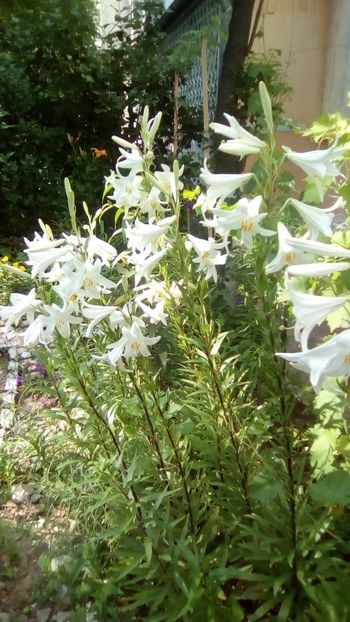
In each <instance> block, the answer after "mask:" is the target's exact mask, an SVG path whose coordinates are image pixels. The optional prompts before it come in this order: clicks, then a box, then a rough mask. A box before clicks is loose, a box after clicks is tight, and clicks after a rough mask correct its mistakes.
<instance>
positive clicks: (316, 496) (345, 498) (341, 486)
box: [310, 471, 350, 505]
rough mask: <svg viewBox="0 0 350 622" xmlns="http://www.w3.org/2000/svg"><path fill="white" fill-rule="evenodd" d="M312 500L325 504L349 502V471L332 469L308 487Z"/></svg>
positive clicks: (344, 503) (345, 503) (346, 503)
mask: <svg viewBox="0 0 350 622" xmlns="http://www.w3.org/2000/svg"><path fill="white" fill-rule="evenodd" d="M310 494H311V497H312V498H313V500H314V501H316V502H318V503H324V504H326V505H348V504H350V473H347V472H346V471H332V473H328V474H327V475H325V476H324V477H322V479H320V480H319V481H318V482H316V483H315V484H312V485H311V487H310Z"/></svg>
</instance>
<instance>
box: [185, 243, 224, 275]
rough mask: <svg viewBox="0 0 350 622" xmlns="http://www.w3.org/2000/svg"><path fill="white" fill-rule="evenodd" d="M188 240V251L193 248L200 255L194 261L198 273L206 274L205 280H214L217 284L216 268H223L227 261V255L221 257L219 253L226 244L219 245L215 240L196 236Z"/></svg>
mask: <svg viewBox="0 0 350 622" xmlns="http://www.w3.org/2000/svg"><path fill="white" fill-rule="evenodd" d="M187 238H188V241H187V242H186V248H187V249H188V250H190V249H191V248H193V249H194V250H195V252H196V253H197V255H198V257H196V258H195V259H194V260H193V262H194V263H197V264H198V269H197V272H205V279H210V278H213V279H214V281H215V283H216V282H217V280H218V275H217V271H216V267H215V266H223V265H224V264H225V263H226V259H227V255H221V253H220V252H219V250H221V249H222V248H223V246H224V244H221V243H220V244H218V243H217V242H215V241H214V238H209V239H208V240H202V239H200V238H196V237H195V236H194V235H188V236H187Z"/></svg>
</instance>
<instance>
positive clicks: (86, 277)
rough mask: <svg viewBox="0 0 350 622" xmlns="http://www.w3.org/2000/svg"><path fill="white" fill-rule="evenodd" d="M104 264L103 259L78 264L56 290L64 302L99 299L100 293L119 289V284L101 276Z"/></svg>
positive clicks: (88, 260)
mask: <svg viewBox="0 0 350 622" xmlns="http://www.w3.org/2000/svg"><path fill="white" fill-rule="evenodd" d="M102 267H103V264H102V261H101V259H96V260H95V261H94V262H93V261H91V260H90V259H87V260H86V261H85V262H84V263H82V262H76V263H75V270H74V272H73V271H72V272H71V274H70V275H69V277H68V278H67V279H65V281H63V282H61V283H60V284H59V285H58V286H55V287H54V290H55V291H56V292H57V294H59V296H60V297H61V298H62V300H63V301H64V302H67V303H68V302H70V301H71V302H73V301H74V300H85V298H88V299H94V298H98V297H99V295H100V293H101V292H103V293H109V292H110V290H111V289H115V288H116V287H117V283H114V281H111V280H110V279H107V278H106V277H104V276H103V274H101V270H102Z"/></svg>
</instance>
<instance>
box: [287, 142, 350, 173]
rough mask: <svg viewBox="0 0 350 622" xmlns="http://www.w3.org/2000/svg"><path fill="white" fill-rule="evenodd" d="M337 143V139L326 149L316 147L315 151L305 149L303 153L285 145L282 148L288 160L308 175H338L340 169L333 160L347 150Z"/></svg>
mask: <svg viewBox="0 0 350 622" xmlns="http://www.w3.org/2000/svg"><path fill="white" fill-rule="evenodd" d="M337 144H338V140H336V141H335V142H334V143H333V145H331V146H330V147H329V148H328V149H316V150H315V151H306V152H304V153H297V152H296V151H293V150H292V149H290V148H289V147H285V146H283V147H282V148H283V149H284V151H285V153H286V157H287V158H288V160H290V161H291V162H294V164H296V165H297V166H299V167H300V168H301V169H303V171H305V173H306V174H307V175H309V176H310V177H314V176H316V177H319V178H323V177H337V176H338V175H340V171H339V169H338V168H337V167H336V166H335V164H334V162H335V161H336V160H338V159H339V157H340V156H342V155H343V153H345V152H346V151H348V149H347V148H346V147H337Z"/></svg>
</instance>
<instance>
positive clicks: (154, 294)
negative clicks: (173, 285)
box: [135, 280, 168, 304]
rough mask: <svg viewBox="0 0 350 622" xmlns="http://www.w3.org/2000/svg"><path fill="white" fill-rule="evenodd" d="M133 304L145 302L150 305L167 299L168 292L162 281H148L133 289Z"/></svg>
mask: <svg viewBox="0 0 350 622" xmlns="http://www.w3.org/2000/svg"><path fill="white" fill-rule="evenodd" d="M135 292H137V293H136V296H135V302H136V304H138V302H139V301H140V300H141V301H144V300H146V301H147V302H149V303H150V304H154V303H156V302H160V301H162V300H166V299H167V298H168V291H167V289H166V286H165V283H164V281H155V280H153V281H150V282H149V283H145V284H143V285H138V286H137V287H135Z"/></svg>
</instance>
